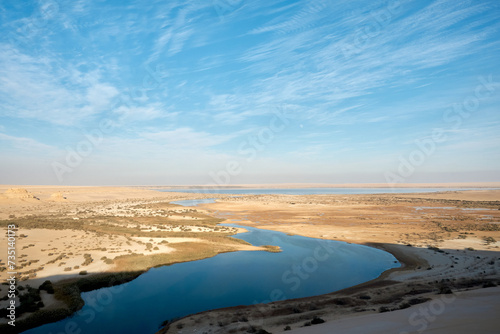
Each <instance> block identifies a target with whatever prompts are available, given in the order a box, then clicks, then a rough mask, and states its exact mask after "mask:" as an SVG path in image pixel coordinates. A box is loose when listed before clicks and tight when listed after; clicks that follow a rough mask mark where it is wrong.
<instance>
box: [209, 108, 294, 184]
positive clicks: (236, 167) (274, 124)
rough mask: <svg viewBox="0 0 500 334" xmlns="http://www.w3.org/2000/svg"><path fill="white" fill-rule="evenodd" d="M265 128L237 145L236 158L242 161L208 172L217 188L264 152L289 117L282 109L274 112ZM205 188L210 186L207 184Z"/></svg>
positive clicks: (285, 124)
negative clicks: (238, 157)
mask: <svg viewBox="0 0 500 334" xmlns="http://www.w3.org/2000/svg"><path fill="white" fill-rule="evenodd" d="M272 114H273V116H272V117H271V119H270V120H269V122H268V124H267V126H265V127H262V128H260V129H259V130H258V131H257V132H256V133H255V134H252V135H249V136H247V138H246V139H245V140H243V142H241V143H240V144H239V145H238V150H237V153H238V156H240V157H241V158H242V159H243V161H242V162H240V161H238V160H230V161H228V162H227V163H226V165H225V167H224V168H223V169H221V170H218V171H215V172H214V171H210V172H209V173H208V175H209V176H210V178H211V179H212V181H213V182H215V184H216V185H217V186H225V185H229V184H230V183H231V178H232V177H236V176H238V175H240V174H241V173H242V172H243V167H244V165H245V163H251V162H253V161H254V160H255V159H256V158H257V156H258V154H259V152H262V151H264V150H265V149H266V148H267V147H268V146H269V145H270V144H271V143H272V142H273V141H274V140H275V138H276V135H277V134H279V133H280V132H282V131H284V130H285V129H286V127H287V126H288V125H289V124H290V122H291V117H290V115H287V114H286V112H285V111H284V109H283V108H281V109H277V110H275V111H274V112H273V113H272ZM206 186H207V187H209V186H211V184H207V185H206Z"/></svg>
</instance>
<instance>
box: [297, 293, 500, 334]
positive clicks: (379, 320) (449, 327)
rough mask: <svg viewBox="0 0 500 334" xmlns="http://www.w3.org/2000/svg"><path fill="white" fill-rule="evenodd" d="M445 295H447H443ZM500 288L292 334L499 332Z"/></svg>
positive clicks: (343, 320)
mask: <svg viewBox="0 0 500 334" xmlns="http://www.w3.org/2000/svg"><path fill="white" fill-rule="evenodd" d="M441 296H443V295H441ZM499 300H500V287H496V288H488V289H480V290H472V291H464V292H461V293H459V294H456V295H453V296H448V295H446V296H445V298H444V299H440V298H439V297H435V299H434V300H433V301H429V302H426V303H423V304H419V305H417V306H414V307H411V308H408V309H404V310H397V311H393V312H386V313H378V314H368V315H358V316H356V315H353V316H351V317H348V318H344V319H337V320H332V321H328V322H326V323H324V324H318V325H314V326H311V327H303V328H297V329H293V330H291V331H288V332H287V333H290V334H324V333H344V334H366V333H370V334H388V333H400V334H406V333H439V334H447V333H449V334H470V333H481V334H496V333H498V332H499V329H500V317H499V314H500V302H499Z"/></svg>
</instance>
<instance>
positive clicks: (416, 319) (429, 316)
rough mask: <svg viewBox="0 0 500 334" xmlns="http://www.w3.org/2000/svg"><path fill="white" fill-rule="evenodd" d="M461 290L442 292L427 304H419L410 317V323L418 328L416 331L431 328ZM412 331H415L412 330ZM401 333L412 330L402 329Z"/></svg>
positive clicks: (406, 333) (408, 333) (420, 331)
mask: <svg viewBox="0 0 500 334" xmlns="http://www.w3.org/2000/svg"><path fill="white" fill-rule="evenodd" d="M458 295H459V292H455V293H452V294H449V295H447V294H442V295H440V297H439V298H436V299H433V300H432V301H430V302H429V303H426V304H425V305H421V306H419V307H418V308H417V309H416V310H415V311H413V312H412V313H411V315H410V317H409V318H408V323H409V324H410V325H411V326H412V327H415V328H416V333H422V332H424V331H425V330H427V329H428V328H429V325H430V324H431V323H432V322H434V321H436V319H437V318H438V317H439V316H440V315H442V314H443V313H444V312H445V310H446V306H447V305H449V304H451V303H453V302H454V301H455V300H456V299H457V296H458ZM412 333H415V332H414V331H412ZM399 334H410V332H406V331H402V332H399Z"/></svg>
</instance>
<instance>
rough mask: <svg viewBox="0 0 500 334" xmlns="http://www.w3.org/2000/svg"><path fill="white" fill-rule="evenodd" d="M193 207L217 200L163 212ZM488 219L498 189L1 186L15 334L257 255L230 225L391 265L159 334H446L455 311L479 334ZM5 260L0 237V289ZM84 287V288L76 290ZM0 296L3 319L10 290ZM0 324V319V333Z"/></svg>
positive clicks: (194, 319) (493, 236) (487, 309)
mask: <svg viewBox="0 0 500 334" xmlns="http://www.w3.org/2000/svg"><path fill="white" fill-rule="evenodd" d="M429 186H431V185H429ZM450 186H453V185H450ZM423 191H425V190H423ZM200 198H215V199H216V202H215V203H211V204H202V205H199V206H196V207H183V206H179V205H175V204H172V203H170V202H171V201H176V200H185V199H200ZM499 209H500V190H488V189H485V190H469V191H446V189H443V191H441V192H437V193H413V194H396V193H390V190H388V193H387V194H377V195H238V196H237V197H235V196H233V195H220V194H192V193H168V192H158V191H154V190H150V189H147V188H145V187H140V188H139V187H64V186H61V187H48V186H0V220H1V224H2V229H4V230H5V231H6V230H7V226H8V225H11V224H15V225H16V226H17V227H18V230H17V233H18V234H17V241H16V248H17V251H16V256H17V259H16V261H17V263H16V264H17V271H18V273H19V275H18V290H19V292H20V293H21V294H26V295H27V294H32V295H33V296H34V298H31V299H30V302H29V303H28V302H26V305H25V307H24V309H23V306H22V304H21V308H20V310H21V311H23V313H22V314H19V315H18V319H17V321H18V324H19V327H18V328H17V330H18V331H19V329H20V328H25V329H26V328H30V327H33V326H37V325H40V324H42V323H44V322H48V321H55V320H58V319H61V318H63V317H66V316H68V315H70V314H71V313H72V312H74V311H76V310H78V309H79V308H81V307H82V303H83V301H82V300H81V298H80V297H79V294H80V292H82V291H88V290H91V289H95V288H100V287H104V286H109V285H110V284H119V283H122V282H126V281H128V280H131V279H133V278H135V277H137V275H139V274H140V273H143V272H144V271H146V270H147V269H149V268H151V267H154V266H159V265H164V264H171V263H176V262H183V261H191V260H196V259H201V258H206V257H210V256H214V255H216V254H219V253H221V252H229V251H238V250H263V249H264V248H261V247H254V246H252V245H249V244H248V243H246V242H243V241H241V240H237V239H234V238H231V235H234V234H235V233H237V232H238V229H236V228H232V227H224V226H218V224H219V223H222V222H234V220H237V221H238V224H239V225H247V226H253V227H257V228H263V229H269V230H276V231H282V232H286V233H289V234H297V235H303V236H308V237H314V238H321V239H331V240H341V241H346V242H351V243H358V244H365V245H369V246H372V247H377V248H381V249H384V250H386V251H388V252H391V253H392V254H393V255H394V256H395V257H396V258H397V259H398V260H399V261H400V262H401V264H402V267H401V268H397V269H392V270H389V271H386V272H385V273H383V274H382V275H381V276H380V277H379V278H377V279H376V280H374V281H370V282H367V283H364V284H361V285H358V286H355V287H352V288H348V289H345V290H342V291H338V292H334V293H331V294H327V295H322V296H315V297H309V298H303V299H297V300H286V301H276V302H272V303H269V304H265V305H256V306H247V307H237V308H228V309H222V310H214V311H207V312H203V313H200V314H196V315H192V316H188V317H185V318H183V319H180V320H177V321H176V322H174V323H170V324H168V325H167V326H165V327H164V328H163V329H162V330H161V332H163V333H177V332H180V331H181V330H180V329H182V333H203V332H206V333H237V332H247V331H248V332H260V333H265V332H269V333H277V332H282V331H284V330H291V332H295V333H324V332H331V331H332V329H333V328H337V327H338V326H341V325H342V326H344V327H341V328H343V330H342V332H343V333H351V332H352V333H357V332H360V331H359V330H360V329H359V328H363V327H362V324H365V326H368V327H365V328H372V329H373V330H372V331H366V330H365V331H362V330H361V332H363V333H366V332H374V333H375V332H377V331H376V330H378V332H380V333H382V332H384V333H385V332H394V328H397V331H398V332H408V333H410V332H422V331H423V330H428V331H429V332H432V330H434V329H433V328H440V329H439V331H438V332H439V333H445V332H450V333H451V332H456V327H457V326H459V327H460V328H461V330H463V329H464V328H465V329H466V328H467V327H466V326H465V325H463V323H464V322H465V320H464V319H465V317H464V315H463V314H466V315H467V314H470V319H471V321H472V320H473V319H476V320H474V321H475V324H474V326H475V327H474V328H475V329H481V328H482V329H483V331H482V332H484V333H486V332H488V329H489V328H498V326H499V325H500V323H499V321H498V320H496V319H495V315H496V314H498V308H499V305H500V299H499V298H498V297H500V290H499V289H498V288H496V287H495V286H496V285H497V284H498V282H499V281H500V277H499V272H500V253H499V251H500V248H499V246H500V243H499V242H498V241H497V240H500V224H499V222H500V210H499ZM6 255H7V236H6V234H5V233H3V234H2V236H1V238H0V270H1V271H0V278H1V279H2V282H5V281H6V279H7V274H6V273H7V268H6ZM83 278H85V279H86V282H87V283H88V282H90V284H86V285H85V286H83V285H82V284H81V281H82V279H83ZM47 280H49V281H50V284H48V283H44V282H46V281H47ZM110 282H112V283H110ZM49 285H50V287H48V286H49ZM0 287H1V290H0V299H2V300H1V301H0V308H4V307H6V306H7V303H8V300H7V298H6V296H7V291H8V289H7V286H6V285H2V286H0ZM39 288H41V289H39ZM483 291H488V292H487V293H486V292H483ZM37 296H38V297H37ZM37 298H38V299H37ZM474 298H475V299H474ZM25 300H26V299H25ZM471 300H477V301H478V302H477V303H476V304H477V305H478V306H477V307H481V309H480V311H478V310H479V309H476V311H477V312H475V313H474V309H472V310H471V309H470V307H471V303H472V302H471ZM28 304H29V305H28ZM479 305H481V306H479ZM485 305H486V306H485ZM28 306H29V307H28ZM466 309H467V310H468V311H467V312H465V310H466ZM18 310H19V309H18ZM454 315H456V316H454ZM478 319H479V320H480V321H479V322H477V320H478ZM349 321H350V322H349ZM6 322H7V319H6V318H4V319H2V324H3V326H6V325H5V323H6ZM0 326H2V325H0ZM390 326H393V327H390ZM433 326H434V327H433ZM481 326H482V327H481ZM4 328H8V327H4ZM339 328H340V327H339ZM454 328H455V329H454ZM356 330H357V331H356ZM479 331H481V330H479ZM361 332H360V333H361ZM378 332H377V333H378ZM434 332H436V331H434Z"/></svg>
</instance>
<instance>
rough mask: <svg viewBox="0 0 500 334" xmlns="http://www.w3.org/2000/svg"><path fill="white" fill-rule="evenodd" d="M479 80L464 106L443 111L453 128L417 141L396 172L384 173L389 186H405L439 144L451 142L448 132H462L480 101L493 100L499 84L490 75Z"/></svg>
mask: <svg viewBox="0 0 500 334" xmlns="http://www.w3.org/2000/svg"><path fill="white" fill-rule="evenodd" d="M478 81H479V84H478V85H477V86H476V87H475V88H474V89H473V92H472V93H471V94H470V95H467V96H466V97H465V98H464V99H463V100H462V102H461V103H455V104H453V105H452V106H451V107H449V108H447V109H446V110H445V111H444V112H443V116H442V119H443V121H444V122H445V123H446V124H449V125H450V126H449V127H447V128H436V129H433V130H432V133H431V134H430V135H429V136H427V137H425V138H421V139H417V140H415V141H414V144H415V146H416V148H415V149H413V150H412V151H411V152H410V153H409V154H407V155H400V156H399V159H398V160H399V163H398V166H397V168H396V169H395V170H394V171H387V172H385V173H384V177H385V180H386V183H387V184H388V185H390V186H391V187H394V186H395V185H396V184H398V183H404V182H405V181H406V179H407V178H409V177H410V176H412V175H413V174H414V172H415V171H416V169H417V168H418V167H420V166H422V165H423V164H424V163H425V162H426V161H427V160H428V159H429V157H431V156H432V155H433V154H434V153H435V152H436V150H437V147H438V145H439V144H440V143H444V142H446V141H447V140H448V137H447V135H446V132H447V131H449V130H457V129H459V128H460V127H461V126H462V124H463V122H464V120H466V119H468V118H469V117H471V116H472V115H473V114H474V113H477V112H478V111H479V109H480V107H481V100H483V99H485V98H488V97H491V96H492V95H493V94H495V93H496V92H497V90H498V89H499V87H500V82H495V81H494V80H493V76H492V75H491V74H490V75H489V76H488V77H484V76H480V77H478Z"/></svg>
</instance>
